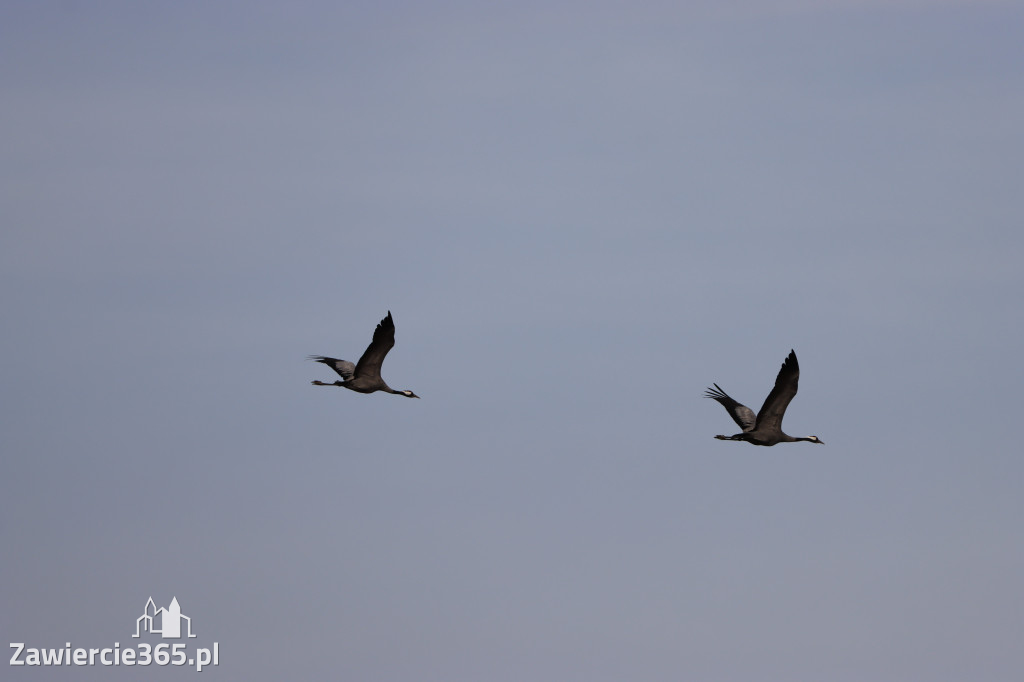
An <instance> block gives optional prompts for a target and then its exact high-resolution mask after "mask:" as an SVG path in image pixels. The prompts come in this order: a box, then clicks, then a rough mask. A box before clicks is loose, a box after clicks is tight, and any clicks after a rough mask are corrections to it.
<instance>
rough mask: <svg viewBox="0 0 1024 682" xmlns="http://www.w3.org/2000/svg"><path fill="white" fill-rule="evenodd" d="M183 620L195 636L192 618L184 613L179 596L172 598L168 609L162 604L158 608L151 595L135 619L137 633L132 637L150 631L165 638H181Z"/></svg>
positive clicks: (189, 631)
mask: <svg viewBox="0 0 1024 682" xmlns="http://www.w3.org/2000/svg"><path fill="white" fill-rule="evenodd" d="M182 621H184V622H185V631H186V632H187V633H188V636H189V637H195V635H193V634H192V619H191V618H189V617H188V616H186V615H184V614H182V612H181V607H180V606H178V598H177V597H172V598H171V604H170V606H168V607H167V608H166V609H165V608H163V607H162V606H161V607H160V608H159V609H158V608H157V607H156V604H154V603H153V597H150V598H149V600H147V601H146V606H145V607H144V608H143V610H142V615H141V616H139V617H138V618H137V619H136V621H135V634H134V635H132V637H140V636H141V634H140V633H141V632H149V633H151V634H159V635H160V636H161V637H163V638H164V639H180V638H181V623H182ZM175 646H177V644H176V645H175Z"/></svg>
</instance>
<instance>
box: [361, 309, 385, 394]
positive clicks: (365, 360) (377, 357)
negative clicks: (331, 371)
mask: <svg viewBox="0 0 1024 682" xmlns="http://www.w3.org/2000/svg"><path fill="white" fill-rule="evenodd" d="M394 345H395V321H394V320H392V319H391V311H390V310H389V311H388V316H387V317H385V318H384V319H383V320H381V321H380V324H378V325H377V328H376V329H375V330H373V341H371V342H370V345H369V346H367V347H366V350H365V351H364V352H363V356H362V357H361V358H359V362H357V363H356V366H355V370H354V375H355V376H357V377H378V378H379V377H380V366H381V365H382V364H384V357H385V356H386V355H387V354H388V351H389V350H391V349H392V348H393V347H394Z"/></svg>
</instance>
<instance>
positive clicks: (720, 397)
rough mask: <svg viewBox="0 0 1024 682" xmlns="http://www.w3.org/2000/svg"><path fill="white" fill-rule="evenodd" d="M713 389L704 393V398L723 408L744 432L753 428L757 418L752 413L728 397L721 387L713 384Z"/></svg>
mask: <svg viewBox="0 0 1024 682" xmlns="http://www.w3.org/2000/svg"><path fill="white" fill-rule="evenodd" d="M714 387H715V388H709V389H708V390H707V391H705V392H704V397H705V398H712V399H714V400H717V401H718V402H720V403H721V404H722V407H724V408H725V411H726V412H728V413H729V416H730V417H732V420H733V421H734V422H736V424H738V425H739V427H740V428H741V429H743V430H744V431H750V430H751V429H753V428H754V424H755V423H757V417H756V416H755V415H754V411H753V410H752V409H750V408H749V407H747V406H746V405H744V404H742V403H738V402H736V401H735V400H733V399H732V398H730V397H729V394H728V393H726V392H725V391H723V390H722V387H721V386H719V385H718V384H714Z"/></svg>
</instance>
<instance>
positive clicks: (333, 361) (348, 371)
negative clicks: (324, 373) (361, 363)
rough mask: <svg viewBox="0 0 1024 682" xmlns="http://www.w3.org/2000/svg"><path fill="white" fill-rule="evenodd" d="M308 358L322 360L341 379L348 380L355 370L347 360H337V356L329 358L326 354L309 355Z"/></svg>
mask: <svg viewBox="0 0 1024 682" xmlns="http://www.w3.org/2000/svg"><path fill="white" fill-rule="evenodd" d="M309 359H310V360H316V361H317V362H322V363H324V364H325V365H327V366H328V367H330V368H331V369H333V370H334V371H335V372H337V373H338V374H339V375H341V378H342V380H343V381H348V380H349V379H351V378H352V373H353V372H355V369H356V366H355V365H353V364H352V363H351V362H349V361H348V360H339V359H338V358H329V357H327V356H326V355H310V356H309Z"/></svg>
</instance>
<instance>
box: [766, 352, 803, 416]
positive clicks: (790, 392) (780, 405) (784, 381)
mask: <svg viewBox="0 0 1024 682" xmlns="http://www.w3.org/2000/svg"><path fill="white" fill-rule="evenodd" d="M799 381H800V365H799V364H797V361H796V353H795V352H794V351H793V350H790V351H789V356H788V357H787V358H786V360H785V362H783V363H782V368H781V369H780V370H779V375H778V376H777V377H775V388H773V389H772V392H771V393H769V394H768V397H767V398H765V399H764V405H762V406H761V411H760V412H758V413H757V429H758V430H760V429H762V428H765V427H767V428H769V429H773V430H781V429H782V417H783V415H785V414H786V408H787V407H789V401H790V400H792V399H793V396H795V395H796V389H797V383H799Z"/></svg>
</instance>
